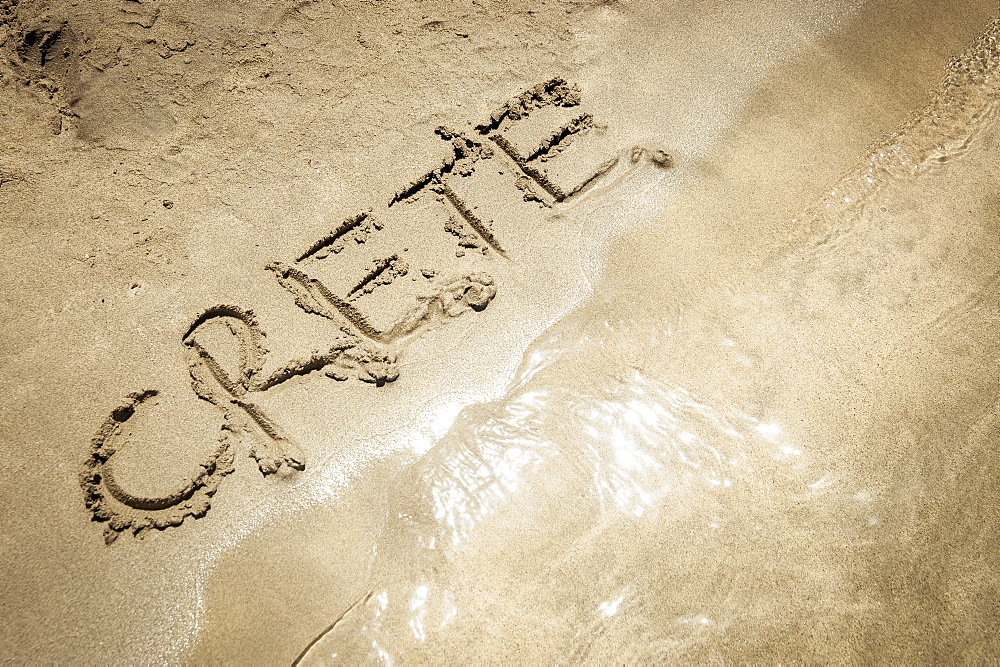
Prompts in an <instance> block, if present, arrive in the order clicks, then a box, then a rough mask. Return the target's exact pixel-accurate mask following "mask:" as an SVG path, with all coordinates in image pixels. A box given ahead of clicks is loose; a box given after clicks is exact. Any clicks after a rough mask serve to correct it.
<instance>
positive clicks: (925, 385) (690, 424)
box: [302, 24, 1000, 663]
mask: <svg viewBox="0 0 1000 667" xmlns="http://www.w3.org/2000/svg"><path fill="white" fill-rule="evenodd" d="M997 30H998V26H997V24H993V25H992V26H990V28H989V30H988V31H987V33H986V34H985V36H984V37H983V38H981V40H980V41H979V43H978V44H977V45H976V46H975V47H974V48H973V49H971V50H970V51H969V52H968V53H967V54H966V55H965V56H964V57H963V58H962V59H961V60H957V61H956V62H954V63H953V64H952V65H951V66H950V67H949V71H948V75H947V78H946V80H945V84H944V86H943V87H942V89H941V90H940V91H939V92H938V94H937V96H936V97H935V98H934V99H933V100H932V102H931V103H930V104H929V105H928V106H927V107H926V108H924V109H922V110H921V111H920V112H918V113H917V114H915V115H914V117H913V118H912V119H911V120H910V121H909V122H907V123H906V124H904V125H903V126H902V127H901V128H899V130H898V131H897V132H896V133H894V134H893V135H891V136H888V137H886V138H885V139H884V140H882V141H880V142H877V143H876V144H875V145H874V146H873V147H872V149H871V151H870V153H869V154H867V155H865V156H863V157H862V159H861V160H860V161H859V163H858V166H857V167H856V168H855V169H854V170H852V171H850V172H849V173H847V174H846V175H845V176H844V177H843V178H842V179H841V180H840V182H839V183H837V184H836V185H835V186H834V187H833V188H831V189H830V190H829V191H828V192H827V193H826V194H825V195H824V196H823V197H821V198H820V199H818V200H817V201H816V202H814V203H813V204H810V205H808V206H803V208H802V212H801V213H800V215H798V216H797V217H795V218H794V219H792V220H791V221H789V222H785V223H779V224H778V225H777V227H778V230H779V232H780V233H776V234H773V235H770V236H769V237H768V238H767V239H763V240H759V239H758V240H755V241H754V242H746V240H745V238H744V236H743V234H745V232H741V231H739V230H736V231H735V232H734V230H733V226H730V227H729V228H718V227H714V228H713V227H712V226H710V225H704V226H701V227H699V226H698V225H689V226H688V227H687V229H685V230H684V233H683V234H677V233H675V231H674V230H667V229H663V228H661V229H652V230H650V229H645V230H640V231H638V232H632V234H631V237H629V238H626V239H624V240H622V241H620V244H619V252H618V253H617V254H616V255H615V257H616V260H615V261H614V262H612V263H611V265H609V267H608V273H607V276H606V279H605V282H604V283H603V286H602V289H601V291H600V293H599V295H598V297H596V298H595V299H594V300H592V301H591V302H590V303H588V304H586V305H584V306H583V307H581V308H579V309H578V310H577V311H575V312H574V313H573V314H571V315H570V316H569V317H567V318H566V319H564V320H563V321H561V322H560V323H558V324H557V325H556V326H555V327H553V328H552V329H551V330H550V331H549V332H547V334H546V335H544V336H543V337H542V338H541V339H540V340H539V341H537V342H536V343H535V344H534V345H533V346H532V347H531V348H530V350H529V351H528V353H527V354H526V356H525V360H524V362H523V364H522V367H521V369H520V371H519V373H518V376H517V378H516V379H515V381H514V382H513V383H512V385H511V387H510V389H509V391H508V393H507V395H506V396H504V397H503V398H502V399H501V400H498V401H495V402H492V403H487V404H483V405H476V406H473V407H470V408H467V409H466V410H464V411H463V412H462V413H461V414H460V415H459V417H458V419H457V421H456V423H455V425H454V426H453V427H452V428H451V430H450V431H449V432H448V433H447V435H446V436H445V437H444V438H443V439H442V440H441V441H440V442H439V443H438V444H437V445H436V446H435V447H434V448H433V449H432V450H431V451H430V452H428V454H426V455H425V456H424V457H423V458H422V459H421V460H420V461H418V462H417V463H416V464H414V465H413V466H411V467H410V468H408V469H407V470H406V471H405V472H404V473H403V474H402V475H401V477H400V478H399V479H397V480H396V483H395V484H394V485H393V489H394V494H393V496H392V498H391V500H390V509H389V512H388V515H387V519H386V523H385V526H384V527H383V529H382V532H381V534H380V536H379V538H378V540H377V543H376V544H377V546H376V557H375V562H374V565H373V570H372V574H371V578H370V585H369V586H368V587H367V588H366V590H365V591H364V593H363V594H362V595H361V596H360V597H359V598H358V600H357V601H356V602H355V604H354V605H352V606H351V607H350V608H349V609H347V611H345V612H344V615H343V616H341V617H339V618H337V619H331V621H332V625H331V626H330V627H329V628H328V629H327V631H326V632H325V633H324V634H322V635H320V636H319V637H318V638H317V640H316V641H315V642H314V643H313V644H312V645H310V646H309V647H308V648H307V650H306V651H304V653H303V656H302V658H303V659H304V661H305V662H317V661H323V660H327V659H331V658H336V659H338V660H345V661H356V660H359V659H366V660H372V661H382V662H385V663H392V662H393V661H397V660H398V661H403V662H418V661H432V660H434V659H435V658H436V657H438V658H439V657H440V656H442V655H447V656H449V658H451V659H454V660H462V659H470V658H479V659H482V657H483V656H503V659H504V660H505V661H506V660H512V661H527V660H532V661H553V662H564V661H570V662H572V661H579V660H589V661H594V662H606V661H610V660H616V661H618V660H624V661H654V660H655V661H660V660H678V659H683V660H692V661H694V660H698V661H702V660H707V659H725V660H727V661H739V660H763V659H767V660H792V659H796V660H803V659H804V660H844V659H848V660H879V661H884V660H918V659H919V660H982V659H986V658H989V657H990V656H994V657H995V656H996V655H997V651H998V649H1000V645H998V642H997V639H996V636H995V633H994V632H993V628H995V626H996V623H997V620H998V615H1000V597H998V593H997V591H998V588H997V586H998V583H1000V582H998V580H997V572H998V571H1000V570H998V566H1000V562H998V560H1000V559H998V556H997V555H996V554H997V553H998V550H997V548H996V547H997V545H998V538H1000V522H998V519H997V512H996V508H997V507H998V506H1000V505H998V501H1000V482H998V481H997V479H996V476H995V475H994V474H993V473H994V472H995V471H996V470H997V467H998V465H1000V450H998V448H997V444H1000V404H998V390H1000V356H998V350H1000V346H998V343H1000V327H998V319H1000V300H998V284H1000V278H998V276H1000V273H998V271H1000V252H998V242H1000V237H998V232H1000V224H998V222H997V220H998V213H1000V200H998V198H997V196H996V194H995V193H996V192H997V185H998V183H997V181H998V177H997V172H996V169H995V167H994V166H993V165H994V163H995V158H996V155H997V149H998V142H1000V136H998V134H997V131H996V129H995V123H994V120H995V116H996V110H995V101H996V98H997V92H998V90H1000V88H998V83H1000V82H998V78H997V77H998V76H1000V72H998V71H997V68H998V64H1000V61H998V52H997V41H996V40H997V39H998V32H997ZM692 187H693V188H698V187H699V186H697V185H695V186H692ZM718 196H719V194H718V192H717V191H713V190H712V188H711V187H710V186H707V187H702V190H701V191H700V192H699V191H696V192H694V194H691V195H688V197H689V198H690V200H691V201H695V202H698V207H701V210H702V211H703V212H705V214H706V215H707V216H710V215H711V214H712V211H713V208H712V198H713V197H718ZM706 202H707V203H706ZM757 203H758V204H760V202H757ZM727 205H729V206H731V204H725V203H720V204H718V206H717V208H718V209H725V208H726V206H727ZM678 208H679V209H680V210H686V211H688V212H689V211H690V210H691V208H690V207H689V208H687V209H685V208H684V205H683V204H681V205H679V206H678ZM750 209H751V210H752V209H753V207H752V206H751V207H750ZM742 222H744V223H745V222H747V221H742ZM670 224H671V219H670V218H669V216H668V217H667V219H666V220H665V221H664V222H663V223H662V225H663V226H664V227H666V226H669V225H670ZM664 237H667V238H670V239H672V240H673V241H674V242H675V246H676V245H678V244H681V242H683V241H685V240H693V241H694V243H692V244H691V245H689V246H687V247H683V246H682V247H680V248H677V247H674V248H672V249H671V248H668V249H665V248H664V244H662V243H657V242H655V241H656V240H657V239H662V238H664ZM650 239H652V240H653V242H651V241H650ZM775 239H777V240H775ZM644 247H645V248H646V251H645V252H644V251H642V250H639V251H636V249H637V248H644ZM692 247H693V248H695V251H692ZM622 249H625V250H624V251H623V250H622ZM623 258H624V259H623ZM671 260H675V263H674V264H673V265H672V266H673V267H674V268H676V270H674V271H672V270H671V265H670V264H668V262H670V261H671Z"/></svg>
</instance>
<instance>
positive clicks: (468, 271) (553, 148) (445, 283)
mask: <svg viewBox="0 0 1000 667" xmlns="http://www.w3.org/2000/svg"><path fill="white" fill-rule="evenodd" d="M579 107H580V96H579V91H578V89H577V88H576V87H575V86H571V85H569V84H567V83H566V82H565V81H563V80H562V79H553V80H551V81H548V82H545V83H543V84H540V85H537V86H535V87H533V88H531V89H529V90H527V91H525V92H524V93H522V94H521V95H518V96H517V97H515V98H514V99H511V100H510V101H508V102H507V103H506V104H504V105H503V106H501V107H500V108H499V109H498V110H497V111H496V112H494V113H493V114H492V115H491V116H490V117H489V119H488V120H487V121H486V122H484V123H482V124H481V125H478V126H475V127H471V128H469V129H468V130H467V131H466V132H465V133H459V132H455V131H452V130H449V129H446V128H438V130H437V135H438V137H440V139H442V140H444V141H446V142H449V144H450V154H449V155H448V157H447V158H446V159H445V160H444V161H443V162H442V163H441V164H440V165H438V166H436V167H435V168H433V169H431V170H430V171H428V172H427V173H425V174H424V175H422V176H421V177H419V178H418V179H416V180H415V181H413V182H411V183H409V184H408V185H406V186H405V187H403V188H402V189H400V190H399V191H398V192H397V193H396V194H394V195H393V196H392V197H391V198H389V200H388V202H387V203H386V204H385V205H384V206H381V207H379V208H378V209H375V208H367V209H365V210H362V211H358V212H357V213H356V214H355V215H353V216H351V217H350V218H348V219H347V220H344V221H343V222H342V223H341V224H339V225H337V226H336V227H335V228H334V229H333V230H332V231H331V232H330V233H329V234H327V235H325V236H323V237H322V238H320V239H319V240H317V241H316V242H315V243H313V244H312V245H311V246H310V247H308V248H307V249H306V250H305V251H304V252H302V253H301V254H299V255H298V257H297V258H296V259H295V260H294V261H289V262H280V261H274V262H271V263H270V264H268V266H267V267H266V268H267V270H268V271H270V272H272V273H273V274H274V276H275V277H276V279H277V281H278V283H279V284H280V285H281V286H282V287H283V288H284V289H285V290H287V291H288V292H289V294H290V295H291V297H292V298H293V299H294V300H295V303H296V304H297V305H298V306H299V307H300V308H301V309H302V310H303V311H305V312H306V313H309V314H311V315H315V316H318V317H322V318H326V319H327V320H330V321H332V322H333V323H334V324H335V325H336V327H337V329H338V331H339V333H338V334H337V335H336V337H335V339H334V340H333V341H332V344H331V345H330V346H329V348H327V349H323V350H318V351H316V352H314V353H313V354H312V355H310V356H309V357H308V358H305V359H299V360H294V361H291V362H289V363H288V364H285V365H284V366H283V367H280V368H279V369H278V370H276V371H274V372H271V373H270V374H265V373H264V372H263V369H264V361H265V357H266V354H267V350H266V349H265V347H264V331H263V330H262V329H261V327H260V325H259V324H258V322H257V320H256V318H255V317H254V314H253V313H252V312H251V311H250V310H248V309H244V308H240V307H237V306H234V305H218V306H214V307H212V308H209V309H208V310H207V311H205V312H204V313H202V314H201V315H200V316H199V317H197V318H196V319H195V320H194V322H193V323H192V324H191V326H190V327H189V328H188V330H187V332H186V333H185V334H184V336H183V338H182V344H183V351H184V354H185V357H186V362H187V370H188V372H189V374H190V376H191V385H192V387H193V389H194V391H195V393H196V394H197V395H198V396H199V397H200V398H201V399H204V400H205V401H208V402H209V403H211V404H212V405H214V406H216V407H217V408H218V409H219V410H220V411H221V413H222V427H221V434H220V436H219V439H218V444H217V446H215V447H214V449H213V451H212V453H211V455H210V456H209V457H208V459H207V460H206V461H204V462H203V463H202V464H201V465H200V467H199V468H198V471H199V472H198V473H197V474H196V475H194V476H193V477H192V478H185V479H182V480H180V481H179V482H178V483H177V485H176V487H175V490H174V491H173V492H171V493H169V494H168V495H164V496H161V497H144V496H143V495H140V494H136V493H132V492H130V491H129V490H128V489H127V488H125V486H124V485H123V484H122V480H121V479H119V478H116V476H115V472H114V460H115V452H116V450H117V449H118V448H119V447H121V446H122V445H123V444H124V441H127V440H129V436H130V434H131V432H132V429H131V428H130V427H129V421H130V420H132V419H134V418H135V416H136V415H137V414H141V412H142V411H144V410H148V409H149V406H150V405H152V404H153V403H155V402H156V397H157V396H158V392H157V391H155V390H145V391H141V392H136V393H133V394H130V395H129V396H128V397H127V398H126V399H125V401H124V403H123V404H121V405H120V406H119V407H117V408H115V409H114V410H113V411H112V412H111V414H110V415H109V416H108V417H107V419H106V420H105V421H104V424H103V425H102V426H101V427H100V429H99V430H98V432H97V434H96V435H95V436H94V438H93V440H92V442H91V452H90V455H89V457H88V458H87V461H86V463H85V464H84V470H83V472H82V474H81V477H80V481H81V485H82V487H83V493H84V500H85V503H86V507H87V509H88V510H90V511H91V512H92V513H93V519H94V520H95V521H99V522H103V523H104V524H105V529H104V536H105V541H106V542H107V543H109V544H110V543H111V542H113V541H114V540H115V539H116V538H117V537H118V535H119V534H121V533H122V532H124V531H126V530H130V531H131V532H132V533H134V534H136V535H139V534H141V533H143V532H144V531H146V530H148V529H150V528H157V529H161V530H162V529H165V528H167V527H169V526H178V525H180V524H181V523H182V522H183V521H184V519H185V518H187V517H195V518H199V517H202V516H204V515H205V513H206V512H207V511H208V510H209V507H210V505H211V498H212V496H213V495H214V494H215V492H216V491H217V490H218V487H219V484H220V482H221V481H222V478H223V477H225V476H226V475H228V474H229V473H230V472H232V471H233V469H234V468H233V465H234V455H233V445H234V444H235V442H236V441H246V442H248V443H249V454H250V457H252V458H253V459H254V460H255V461H256V462H257V466H258V468H259V469H260V472H261V473H262V474H263V475H271V474H274V473H276V472H278V471H279V470H282V469H285V470H289V471H298V470H303V469H304V468H305V465H306V461H305V457H304V456H303V454H302V452H301V451H300V450H299V449H298V447H297V446H296V445H295V444H294V443H293V442H292V441H290V440H289V439H288V438H287V437H285V436H284V435H283V434H282V430H281V428H280V426H279V425H278V424H277V423H275V421H274V420H272V419H271V418H270V417H269V416H268V415H267V414H265V413H264V411H263V410H261V408H260V407H258V405H257V404H256V403H254V401H253V395H254V394H255V393H259V392H266V391H268V390H269V389H271V388H272V387H275V386H277V385H279V384H281V383H283V382H285V381H286V380H289V379H291V378H293V377H296V376H304V375H309V374H312V373H320V372H322V374H323V375H325V376H326V377H328V378H332V379H334V380H338V381H344V380H347V379H349V378H351V377H356V378H358V379H360V380H362V381H364V382H367V383H371V384H372V385H375V386H382V385H384V384H385V383H387V382H392V381H393V380H395V379H396V378H397V377H398V374H399V371H398V366H397V362H396V360H397V355H398V354H399V352H400V351H401V350H402V349H403V348H404V347H405V345H406V344H407V342H408V341H409V340H412V338H413V337H414V336H415V335H417V334H419V333H420V332H421V331H424V330H426V329H428V328H430V327H433V326H435V325H437V324H439V323H442V322H445V321H447V320H449V319H451V318H454V317H458V316H460V315H463V314H465V313H467V312H469V311H481V310H483V309H485V308H486V307H487V306H488V305H489V303H490V301H491V300H492V299H493V297H494V295H495V294H496V287H495V285H494V280H493V278H492V277H491V276H490V275H489V274H488V273H487V272H486V271H485V269H486V268H488V267H489V262H491V261H496V258H497V257H499V258H502V259H503V260H506V258H507V253H506V251H505V250H504V246H503V241H502V239H500V238H498V237H497V234H496V233H495V232H494V224H493V222H492V221H490V220H487V219H484V218H483V217H481V216H480V215H478V214H477V213H475V212H474V207H472V206H470V205H469V204H468V203H467V202H466V200H465V199H464V198H463V196H460V194H459V193H458V192H456V182H457V181H458V180H461V179H465V178H467V177H469V176H471V175H472V174H473V172H474V171H475V170H476V169H477V167H480V166H482V165H484V164H486V163H488V162H490V161H492V163H493V164H494V165H495V166H494V167H493V171H494V172H495V173H500V174H504V173H512V174H513V175H514V182H513V187H516V188H517V190H511V192H519V193H520V194H522V195H523V199H524V201H525V202H529V203H530V202H533V203H534V205H540V206H554V205H557V204H559V203H562V202H566V201H567V200H570V199H572V198H573V197H575V196H577V195H579V194H581V193H583V192H584V191H586V190H588V189H589V188H591V187H592V186H593V185H594V184H595V183H597V182H598V181H599V180H600V179H602V177H604V176H605V175H606V174H607V173H608V172H609V171H611V169H613V168H614V167H615V165H616V164H617V162H618V159H617V158H614V159H611V160H608V161H606V162H604V163H602V164H600V165H599V166H597V167H596V169H591V170H589V172H585V173H584V174H583V175H582V176H577V177H576V182H575V183H574V184H572V186H571V187H567V186H565V185H561V184H558V183H556V182H555V180H556V179H555V178H554V177H553V176H551V175H550V174H549V173H548V172H547V171H546V169H545V168H544V166H543V165H546V163H547V162H548V161H549V160H550V159H552V158H554V157H556V156H557V155H558V154H559V153H560V152H562V151H563V150H565V149H566V148H567V147H568V146H569V145H570V144H571V143H572V142H574V141H576V140H577V139H578V138H580V137H581V136H584V135H585V134H587V133H588V132H590V131H591V130H593V129H594V128H595V127H596V126H595V124H594V120H593V118H592V116H591V115H590V114H589V113H585V112H580V109H579ZM542 110H544V112H542V113H538V112H540V111H542ZM546 112H547V113H553V112H558V113H557V114H556V115H555V118H557V119H559V120H562V121H565V120H566V117H567V115H568V118H569V120H568V121H567V122H563V123H562V124H561V126H559V123H558V122H556V123H553V125H557V127H556V129H554V130H552V129H551V127H552V126H551V125H550V126H549V128H548V129H547V131H546V132H543V134H542V139H541V141H540V142H538V143H537V145H536V144H533V143H529V142H525V141H524V140H523V139H522V140H520V141H518V139H517V137H516V136H515V135H516V130H517V129H518V126H519V125H521V127H523V123H522V121H526V120H528V119H529V116H531V115H532V114H533V113H535V116H534V118H533V120H534V121H535V122H537V121H538V120H539V118H542V120H548V118H547V117H546V116H545V113H546ZM558 114H562V116H561V117H560V116H559V115H558ZM512 137H514V138H512ZM535 141H537V133H536V135H535ZM526 145H527V147H525V146H526ZM663 157H664V156H663V154H659V155H658V156H654V157H653V158H651V159H653V160H654V161H656V160H657V159H661V160H662V159H663ZM637 159H638V158H637V154H636V152H635V151H633V154H632V162H633V163H634V162H635V161H636V160H637ZM567 160H568V158H567ZM563 180H565V179H563ZM508 182H509V181H508ZM421 210H423V211H424V212H425V214H424V217H425V218H428V214H427V213H426V211H428V210H430V211H431V215H430V217H429V218H428V219H430V220H433V221H435V222H434V223H432V224H435V225H436V226H437V229H433V230H427V233H426V234H422V235H421V236H420V237H419V238H417V239H413V238H410V239H409V241H407V237H406V230H407V229H411V230H412V228H413V220H414V216H418V217H419V212H420V211H421ZM397 220H401V221H403V222H407V223H409V224H399V225H397V224H394V222H396V221H397ZM432 232H433V233H432ZM435 239H438V241H435ZM435 243H437V244H438V247H437V252H436V254H435V252H430V251H428V249H427V248H424V247H423V246H432V245H434V244H435ZM411 246H412V247H411ZM414 251H416V252H414ZM421 251H424V252H421ZM373 252H374V253H376V256H375V257H374V258H373V257H372V253H373ZM415 261H419V262H420V265H419V266H417V267H416V268H415V269H413V270H411V266H410V264H411V263H412V262H415ZM442 262H446V264H445V265H444V266H443V267H442V265H441V263H442ZM456 268H457V269H459V270H458V271H456ZM344 276H354V277H353V279H352V280H347V281H345V280H344ZM405 276H409V280H404V279H403V278H404V277H405ZM234 343H235V345H234ZM233 348H235V349H236V351H237V354H236V355H233V354H229V355H223V354H221V353H219V352H216V354H213V352H212V350H213V349H215V350H217V351H218V350H221V349H230V350H231V349H233ZM223 359H226V360H227V361H226V362H224V361H223ZM227 364H228V366H229V367H228V368H227Z"/></svg>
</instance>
